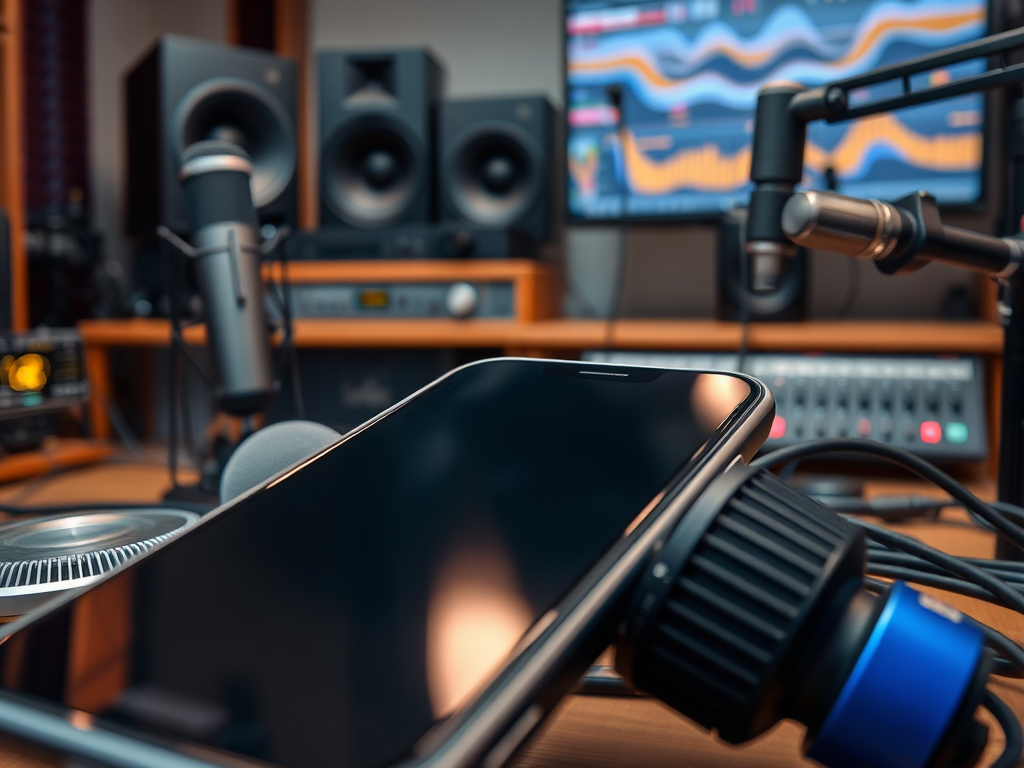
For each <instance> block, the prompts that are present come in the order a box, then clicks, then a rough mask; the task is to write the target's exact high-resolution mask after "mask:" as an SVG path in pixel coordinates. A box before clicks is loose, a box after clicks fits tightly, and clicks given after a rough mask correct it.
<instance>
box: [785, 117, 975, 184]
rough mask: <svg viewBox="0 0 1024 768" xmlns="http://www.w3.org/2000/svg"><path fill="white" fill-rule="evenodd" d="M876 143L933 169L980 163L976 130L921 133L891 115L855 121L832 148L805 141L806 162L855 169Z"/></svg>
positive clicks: (844, 172)
mask: <svg viewBox="0 0 1024 768" xmlns="http://www.w3.org/2000/svg"><path fill="white" fill-rule="evenodd" d="M877 144H888V145H890V146H893V147H896V148H897V149H898V150H899V152H900V156H901V157H902V159H903V160H904V162H907V163H909V164H910V165H916V166H918V167H922V168H931V169H933V170H936V171H969V170H971V169H973V168H977V167H978V165H979V164H980V163H981V152H982V138H981V135H980V134H979V133H960V134H939V135H938V136H922V135H921V134H919V133H915V132H914V131H912V130H910V128H908V127H907V126H906V125H904V124H903V123H901V122H900V121H899V120H897V119H896V118H895V117H893V116H892V115H879V116H878V117H873V118H868V119H865V120H860V121H857V122H855V123H854V124H853V125H852V126H850V130H848V131H847V132H846V134H845V135H844V136H843V139H842V141H840V142H839V144H838V145H836V148H835V149H834V150H832V152H827V151H826V150H824V149H822V148H821V147H818V146H815V145H813V144H808V145H807V150H806V152H805V154H804V158H805V163H806V164H807V165H808V166H809V167H811V168H813V169H814V170H816V171H819V172H822V171H824V170H825V168H827V167H829V166H831V167H832V168H833V169H834V170H835V172H836V173H838V174H839V175H841V176H845V175H847V174H849V173H851V172H853V171H855V170H856V169H857V168H858V167H859V166H860V164H861V162H862V161H863V159H864V155H865V154H866V153H867V151H868V149H870V148H871V147H872V146H875V145H877Z"/></svg>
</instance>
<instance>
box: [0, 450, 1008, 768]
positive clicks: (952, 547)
mask: <svg viewBox="0 0 1024 768" xmlns="http://www.w3.org/2000/svg"><path fill="white" fill-rule="evenodd" d="M21 488H22V487H21V486H20V484H11V485H7V486H4V487H3V488H0V502H2V501H3V500H4V499H5V498H10V497H11V496H12V495H13V494H18V493H20V492H23V491H22V490H21ZM167 488H169V479H168V474H167V469H166V467H165V466H162V465H159V464H137V463H120V464H114V463H112V464H106V465H101V466H98V467H92V468H88V469H82V470H75V471H71V472H67V473H65V474H62V475H60V476H57V477H54V478H53V479H52V480H50V481H48V482H46V483H45V484H43V485H40V486H38V487H35V488H33V489H32V493H31V494H30V495H28V496H27V497H26V498H24V499H23V503H35V504H57V503H62V502H68V501H79V502H82V503H87V502H103V501H132V500H134V501H147V500H148V501H158V500H159V499H160V498H161V497H162V495H163V493H164V492H165V491H166V490H167ZM973 490H975V491H976V492H978V493H981V494H983V495H989V496H990V495H991V494H992V491H993V490H994V489H993V488H992V487H991V485H987V484H983V485H981V486H979V487H975V488H974V489H973ZM927 491H928V489H927V488H925V487H923V486H921V485H920V484H916V483H908V482H897V481H886V482H881V481H879V482H873V483H870V484H869V485H868V486H867V488H866V493H867V494H868V495H869V496H871V495H877V494H881V493H885V494H893V493H921V492H927ZM893 527H894V528H896V529H897V530H900V531H902V532H904V533H907V534H910V535H913V536H916V537H918V538H920V539H922V540H924V541H926V542H928V543H929V544H932V545H933V546H936V547H939V548H940V549H943V550H945V551H947V552H951V553H953V554H958V555H964V556H973V557H991V556H992V553H993V539H992V536H991V535H990V534H988V533H986V532H984V531H982V530H980V529H978V528H976V527H973V526H971V525H970V524H969V523H967V521H966V517H965V516H963V515H958V514H955V513H953V514H947V515H946V516H944V518H943V521H942V522H941V523H938V524H932V523H924V522H911V523H905V524H903V525H899V526H893ZM926 591H929V592H932V593H934V594H936V595H939V596H941V597H942V598H943V599H945V600H946V601H947V602H949V603H951V604H953V605H954V606H956V607H957V608H959V609H960V610H962V611H964V612H965V613H968V614H970V615H971V616H974V617H976V618H978V619H980V620H981V621H984V622H986V623H989V624H991V625H992V626H994V627H996V628H997V629H999V630H1000V631H1002V632H1004V633H1005V634H1007V635H1009V636H1010V637H1011V638H1013V639H1014V640H1016V641H1018V642H1021V641H1024V617H1022V616H1019V615H1017V614H1016V613H1013V612H1011V611H1008V610H1005V609H1003V608H999V607H996V606H993V605H990V604H988V603H983V602H979V601H976V600H972V599H970V598H965V597H961V596H959V595H953V594H949V593H944V592H941V591H938V590H926ZM992 687H993V689H994V690H995V691H996V692H997V693H998V695H999V696H1001V697H1002V698H1003V699H1004V700H1005V701H1006V702H1007V703H1008V704H1009V705H1010V706H1011V707H1013V709H1014V711H1015V712H1016V713H1017V715H1018V716H1019V717H1022V718H1024V681H1002V680H999V681H997V682H994V683H992ZM990 725H991V728H992V737H991V738H990V744H989V749H988V752H987V753H986V756H985V758H984V759H983V761H982V763H981V765H983V766H984V765H987V764H988V763H990V762H991V761H992V760H993V759H995V756H996V755H997V754H998V753H999V751H1001V749H1002V736H1001V733H1000V731H999V728H998V726H996V725H995V724H994V723H991V724H990ZM802 736H803V732H802V728H800V727H799V726H796V725H794V724H792V723H783V724H782V725H780V726H779V727H777V728H776V729H774V730H773V731H771V732H770V733H769V734H767V735H766V736H764V737H763V738H761V739H759V740H757V741H756V742H754V743H753V744H748V745H745V746H743V747H738V748H737V747H731V746H728V745H725V744H723V743H721V742H718V741H717V740H716V739H715V738H713V737H712V736H711V735H709V734H708V733H706V732H704V731H702V730H700V729H699V728H697V727H696V726H694V725H692V724H691V723H689V722H688V721H687V720H685V719H683V718H682V717H681V716H679V715H677V714H676V713H675V712H674V711H672V710H670V709H668V708H667V707H665V706H663V705H662V704H660V703H658V702H657V701H655V700H653V699H646V698H628V697H599V696H581V695H573V696H569V697H567V698H566V699H565V701H563V702H562V704H561V706H560V707H559V708H558V710H557V711H556V712H555V713H554V714H553V715H552V717H551V718H550V719H549V720H548V721H547V723H545V724H544V725H543V726H542V727H541V729H540V730H539V731H538V733H537V734H535V735H534V737H533V738H532V739H531V740H530V741H529V742H528V743H527V744H526V746H525V747H524V748H523V749H522V750H521V752H520V753H519V754H518V755H517V756H516V757H515V758H514V759H513V761H512V762H511V763H510V765H513V766H516V768H604V767H605V766H607V767H608V768H613V767H614V768H620V767H621V768H648V767H649V768H683V767H685V766H700V767H701V768H726V767H729V768H783V767H784V766H787V767H793V766H805V767H806V768H811V766H814V765H817V764H816V763H812V762H810V761H807V760H802V759H801V758H800V751H799V745H800V740H801V738H802ZM11 749H13V747H11V746H10V744H9V742H8V743H7V748H6V749H5V748H4V747H3V746H2V745H0V764H3V765H5V766H23V767H24V768H29V767H31V768H38V767H40V766H44V765H48V763H46V762H45V761H42V760H40V759H39V756H38V755H35V756H33V753H32V752H31V750H30V751H29V752H27V753H26V752H20V751H19V752H18V753H17V754H13V753H12V752H11V751H10V750H11Z"/></svg>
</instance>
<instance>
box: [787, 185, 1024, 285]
mask: <svg viewBox="0 0 1024 768" xmlns="http://www.w3.org/2000/svg"><path fill="white" fill-rule="evenodd" d="M898 202H899V205H894V204H893V203H886V202H882V201H881V200H862V199H859V198H856V197H846V196H845V195H839V194H836V193H835V192H800V193H797V194H795V195H793V196H792V197H790V198H789V200H788V201H787V202H786V205H785V206H784V207H783V209H782V231H783V232H784V233H785V235H786V237H788V238H790V239H791V240H792V241H793V242H794V243H796V244H797V245H801V246H804V247H806V248H817V249H820V250H823V251H832V252H834V253H843V254H847V255H849V256H854V257H855V258H858V259H869V260H871V261H874V262H875V263H876V265H877V266H878V268H879V269H881V270H882V271H883V272H887V273H889V274H898V273H906V272H912V271H914V270H915V269H919V268H920V267H922V266H924V264H927V263H928V262H930V261H942V262H945V263H947V264H954V265H956V266H958V267H965V268H967V269H974V270H977V271H979V272H983V273H985V274H988V275H992V276H994V277H1008V276H1009V275H1011V274H1013V272H1015V271H1016V270H1017V269H1018V268H1019V266H1020V264H1021V262H1022V261H1024V248H1022V242H1021V240H1020V239H1018V238H1014V237H994V236H992V235H986V234H982V233H980V232H973V231H971V230H969V229H962V228H960V227H950V226H946V225H944V224H943V223H942V219H941V216H940V214H939V209H938V205H937V204H936V202H935V198H934V197H931V196H930V195H927V194H925V193H923V192H918V193H915V194H913V195H907V196H906V197H904V198H901V199H900V200H899V201H898Z"/></svg>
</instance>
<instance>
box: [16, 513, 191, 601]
mask: <svg viewBox="0 0 1024 768" xmlns="http://www.w3.org/2000/svg"><path fill="white" fill-rule="evenodd" d="M197 519H198V515H196V514H195V513H193V512H186V511H183V510H172V509H168V510H157V511H150V510H117V511H109V512H83V513H74V514H70V515H51V516H46V517H40V518H35V519H32V520H19V521H17V522H13V523H6V524H4V525H0V590H6V589H10V588H14V587H29V586H36V585H44V584H64V583H66V584H67V586H68V587H72V586H76V585H75V584H74V582H75V581H78V580H80V579H88V578H91V577H95V576H101V575H102V574H104V573H106V572H107V571H110V570H112V569H114V568H116V567H117V566H119V565H121V564H123V563H125V562H127V561H128V560H130V559H131V558H133V557H135V556H137V555H140V554H142V553H143V552H145V551H147V550H149V549H152V548H153V547H155V546H156V545H157V544H160V543H161V542H164V541H166V540H167V539H169V538H171V537H172V536H174V535H176V534H178V533H180V532H181V531H183V530H184V529H185V528H186V527H188V526H189V525H190V524H192V523H193V522H195V521H196V520H197ZM0 596H2V595H0Z"/></svg>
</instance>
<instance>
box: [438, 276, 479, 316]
mask: <svg viewBox="0 0 1024 768" xmlns="http://www.w3.org/2000/svg"><path fill="white" fill-rule="evenodd" d="M479 304H480V294H479V293H477V290H476V288H474V287H473V286H472V285H470V284H469V283H455V284H453V285H452V286H451V288H449V289H448V294H447V295H446V296H445V298H444V305H445V308H446V309H447V310H448V314H450V315H451V316H452V317H458V318H466V317H472V316H473V314H475V313H476V310H477V307H478V306H479Z"/></svg>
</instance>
